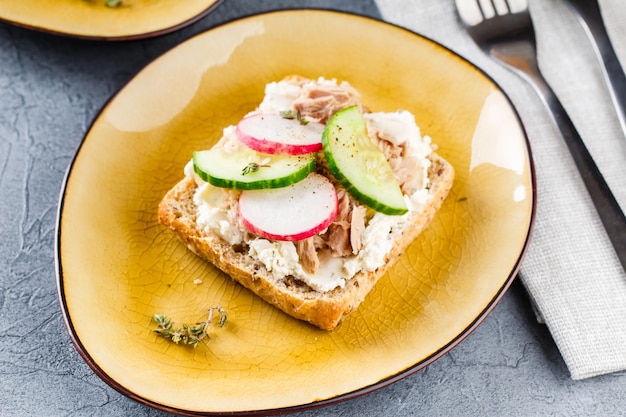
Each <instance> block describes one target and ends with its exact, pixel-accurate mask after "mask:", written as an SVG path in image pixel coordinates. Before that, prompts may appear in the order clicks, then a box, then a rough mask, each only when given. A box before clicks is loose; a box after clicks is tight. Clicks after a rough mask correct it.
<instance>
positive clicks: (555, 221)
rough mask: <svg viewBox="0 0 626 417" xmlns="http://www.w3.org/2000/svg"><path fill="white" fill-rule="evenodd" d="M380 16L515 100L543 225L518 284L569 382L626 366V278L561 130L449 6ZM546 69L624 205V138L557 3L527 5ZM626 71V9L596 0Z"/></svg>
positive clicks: (404, 6)
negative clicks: (481, 73) (463, 61)
mask: <svg viewBox="0 0 626 417" xmlns="http://www.w3.org/2000/svg"><path fill="white" fill-rule="evenodd" d="M376 3H377V5H378V7H379V9H380V11H381V14H382V16H383V18H384V19H385V20H386V21H389V22H391V23H395V24H398V25H400V26H403V27H406V28H408V29H411V30H413V31H415V32H417V33H420V34H423V35H426V36H428V37H430V38H432V39H434V40H435V41H438V42H440V43H442V44H443V45H445V46H447V47H449V48H450V49H452V50H454V51H455V52H457V53H459V54H460V55H462V56H464V57H466V58H467V59H469V60H471V61H472V62H473V63H474V64H475V65H477V66H479V67H480V68H482V69H483V70H485V72H487V73H488V74H489V75H490V76H492V77H493V78H494V79H495V80H496V82H497V83H498V84H499V85H500V86H501V87H502V88H503V89H504V90H505V92H506V93H507V94H508V95H509V97H510V98H511V100H512V101H513V103H514V104H515V107H516V109H517V110H518V112H519V113H520V117H521V118H522V121H523V123H524V126H525V127H526V130H527V132H528V136H529V140H530V143H531V147H532V151H533V157H534V161H535V167H536V172H537V194H538V200H537V201H538V202H537V219H536V226H535V232H534V234H533V239H532V242H531V245H530V248H529V252H528V254H527V256H526V258H525V261H524V263H523V265H522V269H521V273H520V277H521V280H522V283H523V284H524V286H525V287H526V289H527V291H528V293H529V295H530V297H531V299H532V301H533V303H534V305H535V308H536V309H537V311H538V313H539V314H540V316H541V318H542V321H544V322H545V324H546V325H547V326H548V328H549V330H550V332H551V334H552V336H553V338H554V341H555V343H556V344H557V346H558V348H559V351H560V352H561V355H562V356H563V359H564V361H565V363H566V365H567V367H568V369H569V371H570V374H571V377H572V378H573V379H583V378H588V377H592V376H596V375H601V374H607V373H611V372H616V371H620V370H625V369H626V273H625V272H624V270H623V269H622V268H621V265H620V263H619V260H618V259H617V256H616V255H615V252H614V251H613V248H612V246H611V244H610V242H609V240H608V238H607V237H606V235H605V233H604V229H603V228H602V224H601V222H600V220H599V219H598V217H597V215H596V212H595V209H594V207H593V205H592V203H591V200H590V199H589V197H588V194H587V193H586V190H585V187H584V185H583V183H582V181H581V180H580V177H579V175H578V172H577V170H576V168H575V166H574V163H573V162H572V160H571V158H570V156H569V153H568V151H567V148H566V146H565V144H564V143H563V142H562V140H561V138H560V136H559V133H558V130H557V129H556V128H555V127H554V126H553V125H552V123H551V121H550V119H549V116H548V115H547V113H546V110H544V108H543V106H542V104H541V102H540V100H539V99H538V98H537V96H536V95H535V94H534V92H533V91H532V90H531V88H530V87H529V86H528V85H527V84H526V82H525V81H523V80H522V79H521V78H519V77H517V76H516V75H515V74H513V73H511V72H510V71H508V70H506V69H504V68H502V67H501V66H499V65H498V64H496V63H495V62H493V61H491V60H490V59H489V58H487V57H486V55H485V54H484V53H483V52H482V51H480V50H479V49H478V48H477V47H476V45H475V44H474V43H473V41H472V40H471V39H470V38H469V37H468V36H467V34H466V33H465V31H464V30H463V28H462V26H461V25H460V22H459V21H458V19H457V16H456V11H455V8H454V4H453V3H454V2H453V0H446V1H441V0H419V1H416V0H376ZM530 4H531V13H532V16H533V21H534V23H535V29H536V31H537V42H538V48H539V61H540V67H541V69H542V71H543V73H544V75H545V76H546V78H547V79H548V81H549V83H550V84H551V85H552V87H553V88H554V90H555V92H556V94H557V95H558V96H559V98H560V99H561V101H562V103H563V105H564V106H565V108H566V109H567V111H568V113H569V114H570V117H571V118H572V120H573V121H574V124H575V125H576V127H577V129H578V131H579V133H580V134H581V136H582V137H583V139H584V140H585V142H586V144H587V146H588V148H589V150H590V152H591V153H592V155H593V156H594V159H595V160H596V163H597V164H598V166H599V167H600V169H601V171H602V173H603V175H604V176H605V178H606V180H607V182H608V183H609V186H610V187H611V188H612V190H613V192H614V194H615V196H616V198H617V200H618V201H619V202H620V205H621V206H622V208H626V138H624V137H623V135H622V132H621V129H620V126H619V122H618V119H617V116H616V115H615V113H614V110H613V108H612V105H611V101H610V98H609V94H608V90H607V88H606V85H605V83H604V81H603V79H602V73H601V67H600V63H599V62H598V61H597V60H596V57H595V55H594V52H593V49H592V46H591V43H590V42H589V40H588V38H587V37H586V35H585V32H584V30H583V29H582V27H581V26H580V25H579V24H578V22H577V21H576V19H575V17H574V16H573V14H572V13H571V12H570V11H569V9H568V8H567V7H566V6H565V5H564V4H563V3H562V2H561V1H550V2H546V1H542V0H530ZM600 6H601V8H602V12H603V16H605V24H606V26H607V30H608V31H609V33H610V35H611V40H612V42H613V45H614V47H615V49H616V52H617V53H618V55H619V56H620V59H621V60H622V61H621V62H622V66H623V67H626V23H624V22H626V6H624V4H623V0H602V1H600Z"/></svg>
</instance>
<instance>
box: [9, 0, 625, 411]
mask: <svg viewBox="0 0 626 417" xmlns="http://www.w3.org/2000/svg"><path fill="white" fill-rule="evenodd" d="M416 3H417V2H416ZM421 3H424V7H425V9H424V10H425V12H427V11H428V7H431V8H432V7H434V5H435V4H439V3H440V2H439V0H431V1H422V2H421ZM294 5H298V6H307V7H326V8H328V7H330V8H334V9H341V10H347V11H352V12H357V13H363V14H370V15H373V16H376V17H378V16H379V14H378V11H377V9H376V6H375V5H374V3H373V1H369V0H368V1H352V2H333V1H332V0H326V1H300V2H298V1H277V0H274V1H266V2H259V1H257V0H227V1H225V2H224V3H223V4H222V5H221V6H220V7H219V8H218V9H217V11H216V12H214V13H213V14H211V15H209V16H208V17H206V18H205V19H203V20H201V21H200V22H198V23H196V24H194V25H192V26H191V27H188V28H186V29H183V30H181V31H179V32H176V33H174V34H171V35H166V36H163V37H160V38H157V39H150V40H144V41H132V42H125V43H101V42H86V41H77V40H72V39H67V38H61V37H55V36H50V35H46V34H42V33H36V32H31V31H27V30H23V29H19V28H15V27H12V26H9V25H6V24H0V271H1V272H0V318H1V320H0V415H1V416H11V417H13V416H15V417H18V416H19V417H22V416H41V417H44V416H153V417H156V416H166V415H170V414H169V413H166V412H163V411H159V410H156V409H153V408H151V407H148V406H144V405H143V404H140V403H138V402H136V401H134V400H132V399H129V398H127V397H125V396H122V395H121V394H119V393H118V392H117V391H115V390H114V389H113V388H111V387H109V386H108V385H106V384H105V383H104V382H103V381H102V380H101V379H100V378H99V377H98V376H97V375H95V374H94V373H93V372H92V371H91V369H90V368H89V367H88V366H87V365H86V364H85V363H84V362H83V360H82V359H81V357H80V356H79V355H78V353H77V352H76V350H75V349H74V347H73V345H72V343H71V341H70V339H69V336H68V333H67V331H66V329H65V326H64V323H63V319H62V315H61V312H60V307H59V302H58V299H57V293H56V278H55V267H54V261H55V251H54V240H55V220H56V212H57V204H58V197H59V192H60V190H61V187H62V183H63V178H64V175H65V171H66V169H67V167H68V164H69V163H70V161H71V160H72V157H73V154H74V152H75V150H76V149H77V147H78V146H79V144H80V142H81V139H82V137H83V135H84V133H85V132H86V130H87V129H88V127H89V125H90V123H91V121H92V119H93V118H94V117H95V116H96V114H97V112H98V111H99V109H100V108H101V106H103V105H104V104H105V103H106V102H107V100H108V98H109V97H110V96H111V95H112V94H113V93H115V91H117V90H118V89H119V88H120V87H121V86H122V85H123V84H124V83H125V82H126V81H127V80H128V79H129V78H131V77H132V75H133V74H135V73H136V72H137V71H138V70H140V69H141V68H142V67H143V66H144V65H146V64H147V63H148V62H149V61H150V60H151V59H153V58H154V57H156V56H158V55H160V54H161V53H162V52H164V51H166V50H167V49H169V48H171V47H172V46H174V45H176V44H177V43H178V42H180V41H181V40H183V39H186V38H188V37H189V36H191V35H193V34H195V33H198V32H200V31H202V30H204V29H206V28H210V27H213V26H215V25H216V24H218V23H220V22H224V21H227V20H231V19H233V18H235V17H237V16H241V15H247V14H251V13H255V12H259V11H261V10H263V9H267V8H270V7H271V8H285V7H293V6H294ZM426 6H428V7H426ZM446 7H449V6H446ZM103 320H106V317H103ZM129 343H132V341H129ZM242 390H245V387H242ZM624 410H626V375H625V374H624V373H618V374H612V375H608V376H602V377H597V378H592V379H589V380H585V381H579V382H574V381H572V380H571V379H570V377H569V374H568V371H567V369H566V367H565V365H564V363H563V361H562V359H561V356H560V355H559V352H558V351H557V349H556V347H555V345H554V343H553V341H552V339H551V337H550V334H549V333H548V331H547V330H546V328H545V327H544V326H543V325H541V324H538V323H537V321H536V319H535V316H534V314H533V312H532V309H531V306H530V303H529V301H528V298H527V296H526V293H525V291H524V288H523V287H522V286H521V285H520V284H519V283H515V284H514V285H513V287H512V288H511V290H510V291H509V292H508V294H507V295H506V296H505V297H504V299H503V300H502V302H501V303H500V304H499V305H498V306H497V307H496V308H495V310H494V311H493V312H492V314H491V315H490V316H489V317H488V318H487V319H486V320H485V321H484V323H483V324H482V325H481V326H479V327H478V329H477V330H476V331H475V332H473V333H472V334H471V335H470V336H469V337H468V338H467V339H466V340H464V341H463V342H462V343H461V344H460V345H459V346H457V347H456V348H455V349H453V350H452V351H451V352H450V353H449V354H447V355H445V356H444V357H443V358H441V359H440V360H438V361H437V362H435V363H434V364H432V365H431V366H429V367H428V368H426V369H425V370H423V371H420V372H418V373H416V374H414V375H411V376H409V377H407V378H405V379H403V380H401V381H399V382H397V383H395V384H393V385H391V386H389V387H387V388H385V389H382V390H379V391H377V392H374V393H371V394H368V395H366V396H363V397H360V398H358V399H354V400H351V401H347V402H343V403H340V404H336V405H333V406H330V407H324V408H318V409H313V410H309V411H305V412H302V413H301V414H300V415H302V416H310V417H313V416H361V417H369V416H412V415H415V416H417V415H419V416H456V415H464V416H504V415H516V416H531V415H559V416H560V415H563V416H566V415H567V416H589V415H598V416H618V415H623V413H624Z"/></svg>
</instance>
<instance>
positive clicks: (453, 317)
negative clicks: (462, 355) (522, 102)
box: [57, 10, 535, 415]
mask: <svg viewBox="0 0 626 417" xmlns="http://www.w3.org/2000/svg"><path fill="white" fill-rule="evenodd" d="M303 39H305V40H306V42H303ZM391 46H393V47H391ZM289 74H302V75H304V76H307V77H318V76H324V77H326V78H337V79H339V80H347V81H349V82H350V83H351V84H352V85H353V86H354V87H356V88H357V89H358V90H359V91H360V92H361V93H362V99H363V102H364V103H366V105H367V106H368V107H369V109H371V110H373V111H374V110H375V111H395V110H397V109H408V110H410V111H411V112H413V113H414V114H415V115H416V119H417V122H418V124H419V125H420V127H421V130H422V133H423V134H425V135H429V136H431V138H432V140H433V142H435V143H436V144H437V145H438V146H439V153H440V154H441V155H442V156H444V157H445V158H447V159H448V160H449V161H450V162H451V163H452V164H453V165H454V167H455V168H456V172H457V177H456V182H455V184H454V186H453V189H452V191H451V194H450V196H449V197H448V199H447V200H446V201H445V203H444V205H443V207H442V209H441V210H440V212H439V213H438V214H437V216H436V218H435V220H434V222H433V223H432V224H431V226H430V227H429V228H428V229H427V230H426V231H425V232H424V233H423V234H422V235H421V236H420V237H419V238H418V239H417V240H416V241H415V242H414V243H413V245H412V246H411V247H410V248H409V250H407V252H406V253H405V254H404V256H403V257H402V258H401V259H400V261H399V262H398V263H397V264H396V265H395V267H394V268H393V269H392V270H391V272H390V273H388V274H387V275H386V276H385V277H384V278H382V280H381V281H380V282H379V284H378V285H377V286H376V287H375V289H374V290H373V291H372V292H371V293H370V294H369V296H368V297H367V298H366V300H365V301H364V302H363V304H361V306H360V307H359V308H358V310H357V311H356V312H354V313H353V314H352V315H351V316H349V317H348V319H347V320H346V321H345V322H344V323H343V324H342V325H341V326H340V327H339V328H337V329H336V330H334V331H332V332H325V331H321V330H318V329H316V328H313V327H311V326H310V325H307V324H305V323H303V322H300V321H297V320H295V319H292V318H290V317H288V316H286V315H285V314H283V313H282V312H281V311H279V310H277V309H275V308H274V307H272V306H270V305H268V304H266V303H265V302H263V301H262V300H261V299H260V298H258V297H256V296H255V295H253V294H252V293H250V292H249V291H247V290H245V289H243V288H242V287H240V286H239V285H237V284H235V283H234V282H232V281H231V280H230V279H229V278H228V277H227V276H225V275H224V274H222V273H220V272H218V271H217V270H216V269H215V268H214V267H212V266H211V265H209V264H208V263H206V262H204V261H202V260H201V259H199V258H198V257H196V256H194V255H193V254H192V253H190V252H189V251H188V250H187V248H186V247H185V246H184V245H183V244H181V243H180V242H179V241H178V240H177V239H176V238H175V237H174V235H173V234H172V233H171V232H170V231H168V230H166V229H165V228H164V227H162V226H160V225H159V224H158V223H157V214H156V213H157V205H158V203H159V200H160V199H161V197H162V196H163V195H164V194H165V192H166V191H167V190H168V189H169V188H170V187H171V186H173V185H174V184H175V183H176V182H177V181H179V180H180V179H181V178H182V176H183V167H184V165H185V164H186V163H187V161H189V160H190V158H191V154H192V151H194V150H198V149H204V148H208V147H210V146H211V145H212V144H213V143H214V142H215V141H216V139H217V138H219V137H220V135H221V130H222V128H223V127H225V126H227V125H230V124H234V123H236V122H237V121H238V120H239V119H240V118H241V117H242V116H244V115H245V114H246V113H247V112H248V111H249V110H251V109H253V108H254V107H255V106H256V105H257V104H258V103H259V102H260V100H261V98H262V97H263V88H264V85H265V84H266V83H268V82H270V81H274V80H280V79H282V78H283V77H285V76H286V75H289ZM534 184H535V181H534V174H533V168H532V162H531V158H530V150H529V147H528V143H527V140H526V136H525V133H524V130H523V127H522V126H521V124H520V121H519V119H518V117H517V115H516V112H515V110H514V109H513V108H512V106H511V104H510V103H509V101H508V99H507V98H506V97H505V96H504V95H503V93H502V92H501V91H500V89H499V88H498V86H497V85H495V84H494V82H493V81H492V80H490V79H489V78H488V77H486V76H485V74H483V73H482V72H481V71H479V70H478V69H476V68H475V67H474V66H472V65H471V64H470V63H468V62H467V61H465V60H464V59H462V58H460V57H459V56H457V55H455V54H454V53H452V52H451V51H449V50H447V49H445V48H443V47H442V46H440V45H438V44H436V43H434V42H432V41H431V40H428V39H425V38H423V37H421V36H418V35H416V34H414V33H412V32H409V31H407V30H405V29H402V28H399V27H396V26H392V25H389V24H386V23H382V22H379V21H376V20H371V19H368V18H364V17H359V16H355V15H349V14H343V13H338V12H330V11H317V10H298V11H280V12H273V13H268V14H263V15H258V16H254V17H249V18H245V19H242V20H237V21H233V22H230V23H228V24H225V25H223V26H220V27H217V28H214V29H212V30H210V31H208V32H205V33H202V34H200V35H197V36H195V37H194V38H191V39H189V40H188V41H186V42H184V43H182V44H181V45H179V46H177V47H175V48H173V49H172V50H170V51H169V52H167V53H165V54H164V55H163V56H161V57H159V58H158V59H156V60H155V61H154V62H152V63H151V64H150V65H148V66H147V67H146V68H145V69H143V70H142V71H141V72H140V73H138V74H137V75H136V76H135V77H134V78H133V79H132V80H131V81H130V82H129V83H128V84H127V85H126V86H125V87H124V88H122V89H121V91H119V93H118V94H117V95H115V96H114V97H113V98H112V99H111V101H110V102H109V103H108V104H107V105H106V106H105V107H104V108H103V109H102V111H101V113H100V114H99V116H98V117H97V118H96V120H95V121H94V122H93V125H92V126H91V128H90V129H89V131H88V133H87V135H86V137H85V138H84V141H83V143H82V145H81V147H80V149H79V151H78V152H77V154H76V156H75V159H74V161H73V163H72V165H71V167H70V169H69V171H68V176H67V179H66V183H65V189H64V192H63V195H62V198H61V204H60V209H59V221H58V240H57V245H58V246H57V254H58V286H59V295H60V299H61V303H62V307H63V313H64V317H65V320H66V323H67V326H68V329H69V333H70V336H71V338H72V340H73V342H74V344H75V345H76V348H77V349H78V351H79V352H80V354H81V355H82V356H83V358H84V359H85V361H86V362H87V363H88V364H89V365H90V366H91V367H92V368H93V370H94V371H95V372H96V373H97V374H98V375H99V376H100V377H101V378H102V379H104V381H106V382H107V383H108V384H110V385H111V386H113V387H114V388H116V389H117V390H119V391H121V392H122V393H124V394H126V395H128V396H129V397H132V398H134V399H136V400H138V401H141V402H143V403H146V404H149V405H152V406H154V407H157V408H160V409H165V410H169V411H175V412H179V413H183V414H189V415H212V414H219V413H233V414H263V413H270V412H271V413H277V412H292V411H295V410H301V409H304V408H308V407H312V406H319V405H324V404H332V403H334V402H338V401H342V400H346V399H350V398H353V397H356V396H359V395H362V394H365V393H368V392H370V391H372V390H375V389H377V388H380V387H382V386H385V385H388V384H391V383H393V382H394V381H397V380H398V379H400V378H403V377H405V376H407V375H409V374H411V373H413V372H416V371H417V370H419V369H421V368H423V367H424V366H426V365H428V364H429V363H431V362H433V361H434V360H435V359H437V358H439V357H440V356H442V355H443V354H444V353H445V352H447V351H448V350H449V349H451V348H452V347H453V346H455V345H456V344H457V343H458V342H460V341H461V340H462V339H463V338H464V337H466V336H467V335H468V334H469V333H470V332H471V331H472V330H473V329H474V328H475V327H476V326H477V325H478V324H479V323H480V322H481V320H483V318H484V317H485V316H486V315H487V314H488V313H489V311H491V309H492V308H493V307H494V305H495V304H496V303H497V302H498V300H499V299H500V298H501V297H502V295H503V294H504V292H505V291H506V290H507V288H508V287H509V285H510V284H511V282H512V281H513V279H514V277H515V275H516V272H517V270H518V268H519V266H520V262H521V259H522V257H523V255H524V252H525V249H526V246H527V244H528V241H529V236H530V231H531V229H532V224H533V218H534V207H535V203H534V198H535V197H534V188H535V187H534ZM215 305H221V306H222V307H224V308H225V309H226V310H227V311H228V317H229V321H228V323H227V325H226V326H225V327H223V328H217V329H214V330H213V331H212V338H211V339H210V340H209V341H208V343H206V344H204V343H203V344H201V345H200V346H199V347H198V348H196V349H193V348H187V347H184V346H178V345H174V344H173V343H170V342H169V341H167V340H164V339H161V338H159V337H158V336H157V335H155V334H154V333H153V332H152V329H153V328H154V324H153V323H152V322H151V317H152V315H153V314H154V313H164V314H166V315H168V316H170V317H172V318H173V319H174V320H175V321H177V322H178V323H181V322H195V321H199V320H202V319H203V318H204V316H205V314H206V309H207V308H209V307H211V306H215Z"/></svg>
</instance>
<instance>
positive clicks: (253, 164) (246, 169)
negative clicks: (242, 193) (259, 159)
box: [241, 162, 270, 175]
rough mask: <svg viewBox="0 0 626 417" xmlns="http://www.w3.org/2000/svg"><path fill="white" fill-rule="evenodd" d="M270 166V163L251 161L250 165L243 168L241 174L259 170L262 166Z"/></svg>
mask: <svg viewBox="0 0 626 417" xmlns="http://www.w3.org/2000/svg"><path fill="white" fill-rule="evenodd" d="M269 167H270V165H268V164H257V163H256V162H250V163H249V164H248V165H246V166H245V167H243V169H242V170H241V175H248V174H251V173H253V172H257V171H258V170H259V169H261V168H269Z"/></svg>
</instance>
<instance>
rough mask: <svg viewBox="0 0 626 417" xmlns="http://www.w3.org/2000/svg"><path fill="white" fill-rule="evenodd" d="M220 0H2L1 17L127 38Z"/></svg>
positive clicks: (191, 18)
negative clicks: (110, 2)
mask: <svg viewBox="0 0 626 417" xmlns="http://www.w3.org/2000/svg"><path fill="white" fill-rule="evenodd" d="M221 1H222V0H184V1H180V0H125V1H124V3H123V4H122V5H121V6H119V7H107V6H106V4H105V0H2V1H1V2H0V21H4V22H7V23H10V24H14V25H16V26H22V27H26V28H29V29H34V30H39V31H42V32H48V33H55V34H58V35H64V36H70V37H76V38H84V39H94V40H95V39H97V40H128V39H139V38H148V37H151V36H157V35H162V34H165V33H169V32H172V31H174V30H177V29H180V28H182V27H184V26H187V25H189V24H191V23H193V22H195V21H197V20H198V19H200V18H202V17H204V16H206V15H207V14H208V13H210V12H211V11H213V10H214V9H215V8H216V7H217V6H218V5H219V4H220V3H221Z"/></svg>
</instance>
